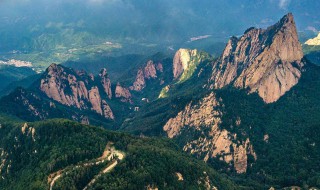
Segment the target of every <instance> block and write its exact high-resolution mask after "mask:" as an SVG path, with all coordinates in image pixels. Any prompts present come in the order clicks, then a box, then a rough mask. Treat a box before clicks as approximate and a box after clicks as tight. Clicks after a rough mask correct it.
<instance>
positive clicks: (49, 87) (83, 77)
mask: <svg viewBox="0 0 320 190" xmlns="http://www.w3.org/2000/svg"><path fill="white" fill-rule="evenodd" d="M99 77H100V79H99V80H100V81H99V82H101V84H99V85H102V86H103V89H104V90H103V92H104V93H105V95H106V96H107V97H108V98H109V99H110V98H111V97H112V93H111V83H110V79H109V78H108V77H107V74H106V70H105V69H102V71H101V73H100V75H99ZM40 90H41V91H42V92H43V93H44V94H46V95H47V96H48V97H49V98H52V99H53V100H55V101H57V102H59V103H61V104H64V105H67V106H73V107H76V108H78V109H80V110H87V109H91V110H93V111H95V112H96V113H98V114H100V115H103V116H104V117H105V118H106V119H114V115H113V113H112V110H111V108H110V106H109V105H108V104H107V102H106V101H105V100H103V99H102V98H101V92H102V90H99V88H98V84H97V83H95V78H94V76H93V75H92V74H87V73H86V72H82V71H78V72H76V71H74V70H73V69H70V68H66V67H63V66H61V65H57V64H51V65H50V67H48V69H47V70H46V72H45V73H44V74H43V76H42V77H41V79H40Z"/></svg>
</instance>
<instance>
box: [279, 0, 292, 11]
mask: <svg viewBox="0 0 320 190" xmlns="http://www.w3.org/2000/svg"><path fill="white" fill-rule="evenodd" d="M290 2H291V0H280V1H279V8H280V9H284V10H286V9H287V8H288V6H289V4H290Z"/></svg>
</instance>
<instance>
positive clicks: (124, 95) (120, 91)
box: [115, 82, 131, 102]
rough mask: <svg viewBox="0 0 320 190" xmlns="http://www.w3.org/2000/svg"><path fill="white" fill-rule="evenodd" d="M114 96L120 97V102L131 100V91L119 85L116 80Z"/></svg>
mask: <svg viewBox="0 0 320 190" xmlns="http://www.w3.org/2000/svg"><path fill="white" fill-rule="evenodd" d="M115 94H116V98H120V100H121V101H122V102H131V93H130V91H129V89H127V88H125V87H123V86H121V84H120V83H119V82H118V83H117V86H116V90H115Z"/></svg>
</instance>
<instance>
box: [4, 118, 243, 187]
mask: <svg viewBox="0 0 320 190" xmlns="http://www.w3.org/2000/svg"><path fill="white" fill-rule="evenodd" d="M0 123H1V129H0V131H1V133H0V135H1V136H0V146H1V151H2V154H1V159H2V163H3V165H2V166H1V175H2V179H1V180H0V188H1V189H17V190H19V189H21V190H22V189H48V187H49V184H48V176H49V175H50V174H51V173H54V172H56V171H59V170H61V169H65V168H68V167H72V166H75V165H78V164H81V163H85V162H88V161H89V160H91V159H94V158H97V157H99V156H101V154H102V152H103V150H104V148H105V146H106V144H107V143H108V142H113V143H114V146H115V148H116V149H118V150H121V151H123V152H124V153H125V154H126V157H125V159H123V160H122V161H120V163H119V164H118V165H117V166H116V167H115V168H114V171H112V172H110V173H106V174H105V175H102V176H101V178H98V180H97V182H96V183H94V185H93V186H91V187H90V188H91V189H144V188H146V187H147V186H148V185H150V186H153V187H158V188H160V189H194V188H196V189H205V186H206V182H207V181H208V180H207V179H209V182H208V183H210V184H211V185H212V186H213V185H214V186H216V187H218V188H219V189H237V188H236V185H235V184H234V183H233V182H231V180H229V179H228V178H227V177H226V176H223V175H220V174H218V173H217V172H216V171H214V170H213V169H212V168H210V167H208V166H207V165H206V164H205V163H203V162H202V161H199V160H196V159H194V158H192V157H190V156H188V155H187V154H186V153H184V152H182V151H181V150H180V148H179V147H178V146H176V145H175V144H174V143H173V142H172V141H170V140H168V139H161V138H139V137H133V136H131V135H128V134H125V133H118V132H111V131H107V130H105V129H103V128H99V127H92V126H87V125H81V124H79V123H76V122H72V121H68V120H63V119H55V120H46V121H41V122H35V123H27V124H25V123H24V122H22V121H21V120H18V119H16V120H13V119H12V118H11V117H7V116H5V115H2V116H1V118H0ZM101 167H103V165H98V166H94V167H91V168H79V169H77V170H75V171H72V172H71V173H69V174H68V176H67V177H66V178H63V177H62V179H59V180H58V181H57V183H56V184H57V186H56V189H60V187H61V189H78V188H79V187H83V185H84V184H83V183H84V182H86V181H89V180H90V178H91V177H92V176H94V175H95V174H96V173H97V171H99V170H100V169H101ZM176 172H179V173H181V174H182V176H183V179H184V180H183V181H178V177H177V176H176ZM80 181H81V183H80ZM62 187H63V188H62Z"/></svg>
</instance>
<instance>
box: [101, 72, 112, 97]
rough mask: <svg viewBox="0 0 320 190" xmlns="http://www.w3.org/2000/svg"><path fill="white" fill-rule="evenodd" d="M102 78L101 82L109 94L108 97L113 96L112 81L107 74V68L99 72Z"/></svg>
mask: <svg viewBox="0 0 320 190" xmlns="http://www.w3.org/2000/svg"><path fill="white" fill-rule="evenodd" d="M99 76H100V78H101V84H102V86H103V89H104V92H105V93H106V94H107V96H108V98H109V99H111V98H112V90H111V81H110V79H109V77H108V74H107V69H105V68H104V69H102V70H101V71H100V74H99Z"/></svg>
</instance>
